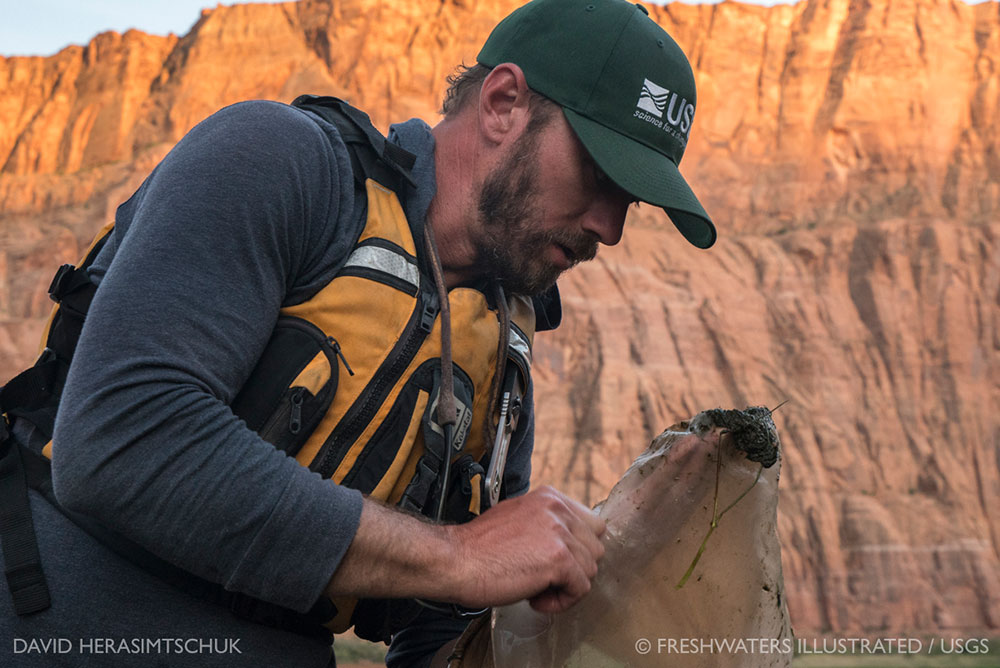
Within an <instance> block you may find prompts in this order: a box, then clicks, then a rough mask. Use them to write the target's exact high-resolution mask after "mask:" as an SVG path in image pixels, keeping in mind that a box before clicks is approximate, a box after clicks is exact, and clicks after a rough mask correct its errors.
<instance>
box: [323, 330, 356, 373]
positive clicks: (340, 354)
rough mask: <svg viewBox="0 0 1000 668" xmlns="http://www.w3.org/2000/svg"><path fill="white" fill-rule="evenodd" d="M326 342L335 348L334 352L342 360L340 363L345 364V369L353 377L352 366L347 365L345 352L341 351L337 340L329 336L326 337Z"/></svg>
mask: <svg viewBox="0 0 1000 668" xmlns="http://www.w3.org/2000/svg"><path fill="white" fill-rule="evenodd" d="M326 341H327V343H329V344H330V345H331V346H332V347H333V352H335V353H337V357H339V358H340V361H341V362H343V363H344V368H345V369H347V373H348V375H351V376H353V375H354V371H352V370H351V365H350V364H348V363H347V358H346V357H344V351H343V350H341V349H340V344H339V343H337V339H335V338H333V337H332V336H328V337H326Z"/></svg>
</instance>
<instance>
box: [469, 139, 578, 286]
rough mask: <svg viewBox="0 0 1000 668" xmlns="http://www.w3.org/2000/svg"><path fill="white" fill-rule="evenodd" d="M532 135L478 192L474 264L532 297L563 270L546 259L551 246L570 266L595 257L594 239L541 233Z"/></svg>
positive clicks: (567, 232)
mask: <svg viewBox="0 0 1000 668" xmlns="http://www.w3.org/2000/svg"><path fill="white" fill-rule="evenodd" d="M537 134H538V132H537V131H534V132H525V133H524V134H523V135H522V136H521V137H520V138H519V139H518V141H517V143H515V145H514V147H513V148H512V149H511V151H510V153H509V154H508V155H507V156H506V157H505V158H504V160H503V162H502V163H501V164H500V165H499V167H498V168H497V169H495V170H493V171H492V172H491V173H490V175H489V176H488V177H487V178H486V180H485V181H484V183H483V185H482V188H481V189H480V191H479V207H478V208H479V221H478V222H479V225H478V235H477V237H476V239H475V248H476V263H477V265H478V267H479V269H480V270H481V271H482V273H483V274H484V275H487V276H491V277H493V278H496V279H498V280H499V281H500V282H501V283H502V285H503V287H504V290H505V291H507V292H509V293H513V294H518V295H524V296H528V297H530V296H533V295H537V294H540V293H542V292H544V291H545V290H547V289H548V288H550V287H552V285H554V284H555V282H556V279H557V278H559V274H561V273H562V271H563V270H562V269H560V268H559V267H557V266H555V265H554V264H552V263H550V262H549V261H548V260H546V259H545V254H546V252H547V251H548V249H549V248H550V247H551V246H552V245H553V244H558V245H560V246H562V247H563V249H564V251H565V252H566V253H567V256H568V257H569V258H570V260H571V262H572V264H574V265H575V264H578V263H580V262H584V261H587V260H592V259H594V257H595V256H596V255H597V239H595V238H594V237H593V235H589V234H586V233H584V232H582V231H579V230H577V231H573V230H569V229H567V230H544V229H540V226H541V225H542V222H541V221H542V220H544V215H543V214H544V204H545V203H544V202H543V201H541V200H542V198H541V196H540V195H539V192H538V173H539V165H538V162H539V161H538V147H537V145H536V142H535V139H536V138H537Z"/></svg>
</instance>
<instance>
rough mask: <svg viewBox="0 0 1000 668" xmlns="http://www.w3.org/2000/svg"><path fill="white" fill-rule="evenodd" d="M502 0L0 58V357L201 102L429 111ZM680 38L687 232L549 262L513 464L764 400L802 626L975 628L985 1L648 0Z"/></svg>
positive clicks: (331, 10) (993, 618) (601, 487)
mask: <svg viewBox="0 0 1000 668" xmlns="http://www.w3.org/2000/svg"><path fill="white" fill-rule="evenodd" d="M513 6H514V3H511V2H501V1H499V0H494V1H490V2H481V3H471V2H464V1H450V2H449V1H446V2H441V3H437V2H434V3H429V2H424V3H417V2H401V1H398V0H382V1H377V0H346V1H331V0H325V1H321V0H302V1H301V2H298V3H285V4H278V5H238V6H235V7H219V8H217V9H214V10H206V11H205V12H203V15H202V18H201V20H200V21H199V22H198V23H197V24H196V25H195V26H194V28H193V29H192V30H191V32H190V33H189V34H187V35H185V36H184V37H182V38H180V39H177V38H174V37H166V38H165V37H156V36H150V35H144V34H142V33H139V32H135V31H131V32H128V33H126V34H125V35H118V34H115V33H105V34H102V35H99V36H97V37H96V38H95V39H94V40H93V41H91V43H90V44H88V45H87V46H86V47H83V48H80V47H69V48H67V49H64V50H63V51H61V52H60V53H58V54H57V55H55V56H52V57H50V58H6V59H5V58H0V379H6V378H7V377H8V376H9V375H11V374H12V373H13V372H14V370H15V369H17V368H19V367H20V366H21V365H23V364H26V363H28V362H29V361H30V359H31V358H32V357H33V355H34V345H35V343H36V341H37V338H38V335H39V333H40V331H41V326H42V319H43V318H44V316H45V314H46V312H47V310H48V308H49V303H48V301H47V299H46V297H45V294H44V292H45V290H44V288H45V286H47V285H48V280H49V277H50V275H51V271H52V269H53V268H54V267H55V266H57V265H58V264H60V263H62V262H68V261H74V260H75V259H76V257H77V255H78V254H79V253H80V251H81V249H82V247H83V246H84V245H85V244H86V242H87V241H89V238H90V236H91V235H92V234H93V233H94V231H95V230H96V229H97V228H98V227H99V226H100V225H101V224H102V223H103V222H104V221H105V220H107V219H109V218H110V217H111V216H112V215H113V212H114V208H115V207H116V206H117V204H118V203H120V202H121V201H122V200H123V199H124V198H125V197H127V196H128V194H129V193H130V192H131V191H132V190H133V189H134V188H135V187H136V186H137V185H138V183H139V182H140V181H141V179H142V178H143V176H144V175H145V174H146V173H148V171H149V170H150V169H151V168H152V167H153V166H154V165H155V163H156V161H157V160H159V158H160V157H162V155H163V154H164V152H165V151H166V150H167V149H168V148H169V146H170V145H171V144H172V143H173V142H175V141H176V140H177V139H179V138H180V137H181V136H182V135H183V134H184V132H186V131H187V130H188V129H189V128H190V127H191V126H192V125H193V124H195V123H196V122H198V121H199V120H200V119H201V118H203V117H205V116H206V115H208V114H210V113H212V112H213V111H214V110H216V109H218V108H219V107H221V106H224V105H226V104H230V103H232V102H236V101H239V100H242V99H247V98H271V99H278V100H283V101H288V100H290V99H292V98H293V97H295V96H296V95H297V94H299V93H301V92H316V93H324V94H335V95H340V96H342V97H347V98H349V99H351V100H352V101H354V102H355V103H356V104H358V105H359V106H362V107H365V108H366V109H368V110H369V111H370V112H371V114H372V116H373V118H374V119H375V120H376V122H377V123H378V124H380V125H381V126H383V127H385V126H386V125H387V124H388V122H389V121H390V120H394V119H400V118H405V117H409V116H412V115H419V116H422V117H424V118H426V119H428V120H429V121H431V122H433V118H434V109H435V108H436V106H437V103H438V98H439V96H440V93H441V91H442V90H443V88H444V77H445V76H446V75H447V74H448V73H449V72H450V71H452V69H453V66H454V65H455V64H456V63H458V62H461V61H463V60H464V61H465V62H467V63H471V62H472V61H473V60H474V57H475V53H476V50H477V47H478V45H479V44H480V43H481V42H482V40H483V38H484V37H485V35H486V34H487V32H488V30H489V29H490V27H491V26H492V25H493V24H494V23H495V22H496V20H497V19H498V18H499V17H501V16H502V15H504V14H505V13H506V12H507V11H509V10H510V9H511V8H512V7H513ZM653 16H654V17H655V18H656V19H657V21H659V22H660V23H661V24H662V25H663V26H664V27H665V28H666V29H667V30H668V31H669V32H670V33H671V34H672V35H674V36H675V37H676V38H677V40H678V41H679V42H680V44H681V45H682V46H683V47H684V49H685V50H686V52H687V53H688V55H689V57H690V59H691V61H692V64H693V65H694V68H695V71H696V73H697V77H698V90H699V99H698V111H697V116H696V120H695V126H694V134H693V137H692V143H691V145H690V147H689V149H688V152H687V155H686V157H685V161H684V164H683V168H684V171H685V173H686V174H687V175H688V178H689V180H690V181H691V182H692V183H693V185H694V187H695V189H696V191H697V192H699V193H700V195H701V197H702V200H703V202H704V203H705V205H706V207H707V208H708V209H709V211H711V212H712V213H713V215H714V217H715V219H716V222H717V225H718V227H719V230H720V242H719V243H718V244H717V245H716V247H715V248H713V249H712V250H710V251H708V252H702V251H696V250H694V249H692V248H690V247H688V246H686V245H684V244H683V243H682V242H681V240H680V237H679V236H678V235H677V234H676V233H674V232H672V230H671V229H668V228H669V227H670V225H669V223H668V222H666V221H665V218H664V217H663V216H662V215H659V214H656V213H655V212H653V211H652V210H650V209H649V208H648V207H647V208H641V209H640V210H639V212H638V213H637V214H635V215H633V218H632V220H631V222H630V223H629V228H628V231H627V233H626V235H625V240H624V242H623V243H622V244H621V245H620V246H619V247H616V248H614V249H606V250H605V251H604V252H602V253H601V255H600V256H599V258H598V259H597V261H595V262H593V263H591V264H590V265H587V266H584V267H581V268H579V269H577V270H574V272H573V273H571V274H570V275H569V276H568V277H567V279H566V280H564V281H563V292H564V299H565V311H566V319H565V324H564V326H563V327H562V328H560V329H559V330H558V331H557V332H555V333H554V334H552V335H549V336H546V337H541V341H540V342H539V343H538V345H537V350H536V369H537V378H536V382H537V385H538V395H539V400H538V405H539V418H538V423H539V425H538V430H539V436H538V444H537V447H536V455H535V459H534V467H535V469H534V470H535V475H534V477H535V480H536V481H538V482H542V481H545V482H552V483H554V484H557V485H559V486H561V487H563V488H565V489H567V490H569V491H571V492H572V493H574V494H576V495H577V496H579V497H580V498H583V499H586V500H588V501H590V502H593V501H596V500H598V499H599V498H601V497H602V495H603V494H604V493H605V492H606V491H607V489H608V488H609V487H610V484H611V483H612V482H613V480H615V479H616V478H617V477H618V475H619V474H620V473H621V472H622V471H623V470H624V468H625V466H626V465H627V463H628V462H629V461H630V460H631V458H632V457H633V456H634V455H635V454H636V453H637V452H639V451H640V450H641V449H642V448H643V447H644V446H645V443H646V441H647V440H648V438H649V437H651V436H652V435H653V434H654V433H656V432H657V431H659V430H660V429H661V428H663V427H664V426H666V425H668V424H670V423H672V422H674V421H675V420H676V419H679V418H683V417H687V416H690V415H692V414H693V413H694V412H695V411H697V410H699V409H702V408H710V407H715V406H742V405H744V404H767V405H770V406H774V405H776V404H778V403H779V402H780V401H783V400H785V399H788V400H789V403H787V404H786V405H785V406H783V407H782V408H781V409H780V410H779V411H778V412H777V413H776V415H775V417H776V421H777V422H778V424H779V427H780V429H781V430H782V434H783V440H784V445H785V460H784V467H785V468H784V480H783V481H782V500H781V506H780V507H781V537H782V542H783V547H784V561H785V575H786V579H787V582H788V597H789V605H790V609H791V613H792V618H793V623H794V625H795V628H796V631H797V632H798V633H800V634H802V633H811V632H818V631H834V632H838V633H846V632H848V631H861V630H864V631H868V632H872V633H878V632H899V631H917V630H920V631H935V632H949V631H971V630H982V629H992V630H994V631H995V630H996V629H997V628H1000V576H998V573H1000V510H998V509H1000V503H998V501H1000V418H998V417H997V416H998V415H1000V357H998V350H1000V240H998V236H1000V223H998V214H1000V72H998V68H1000V5H998V4H997V3H996V2H990V3H985V4H981V5H977V6H968V5H965V4H964V3H962V2H958V1H952V0H897V1H893V2H889V1H888V0H853V1H848V0H826V1H818V0H809V1H803V2H800V3H799V4H796V5H794V6H779V7H774V8H761V7H753V6H745V5H739V4H735V3H729V2H726V3H723V4H721V5H715V6H686V5H680V4H673V5H667V6H665V7H656V8H653Z"/></svg>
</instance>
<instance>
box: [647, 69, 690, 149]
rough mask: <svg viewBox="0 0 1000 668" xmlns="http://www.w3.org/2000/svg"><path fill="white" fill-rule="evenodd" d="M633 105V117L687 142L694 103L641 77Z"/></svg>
mask: <svg viewBox="0 0 1000 668" xmlns="http://www.w3.org/2000/svg"><path fill="white" fill-rule="evenodd" d="M635 106H636V110H635V113H634V114H633V117H634V118H638V119H639V120H641V121H645V122H647V123H651V124H652V125H655V126H656V127H658V128H660V129H661V130H663V131H665V132H668V133H670V134H671V135H673V136H674V137H675V138H676V139H678V140H680V141H681V142H682V143H684V144H686V143H687V139H688V132H689V131H690V130H691V122H692V121H694V105H693V104H691V103H690V102H688V101H687V100H686V99H685V98H683V97H680V96H679V95H677V93H671V92H670V90H668V89H666V88H664V87H663V86H660V85H658V84H655V83H653V82H652V81H650V80H649V79H643V82H642V90H641V91H640V92H639V101H638V102H637V103H636V105H635ZM664 112H665V113H666V117H665V118H664Z"/></svg>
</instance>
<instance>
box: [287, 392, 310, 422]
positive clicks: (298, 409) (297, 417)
mask: <svg viewBox="0 0 1000 668" xmlns="http://www.w3.org/2000/svg"><path fill="white" fill-rule="evenodd" d="M305 392H306V388H304V387H299V388H296V389H295V391H294V392H292V396H291V397H289V401H291V402H292V414H291V417H289V419H288V431H290V432H292V433H293V434H297V433H299V429H301V428H302V401H303V396H302V395H304V394H305Z"/></svg>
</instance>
